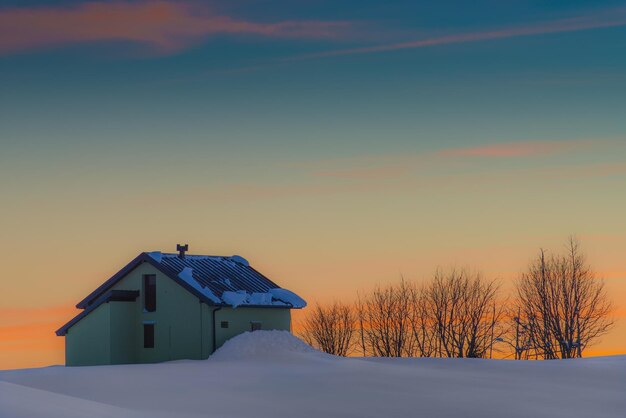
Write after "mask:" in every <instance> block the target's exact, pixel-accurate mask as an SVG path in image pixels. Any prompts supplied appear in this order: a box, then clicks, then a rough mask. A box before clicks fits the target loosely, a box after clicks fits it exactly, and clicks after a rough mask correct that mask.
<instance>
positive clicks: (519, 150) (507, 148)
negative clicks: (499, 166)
mask: <svg viewBox="0 0 626 418" xmlns="http://www.w3.org/2000/svg"><path fill="white" fill-rule="evenodd" d="M591 145H592V143H591V142H590V141H525V142H509V143H504V144H491V145H484V146H477V147H468V148H451V149H446V150H442V151H440V152H438V153H437V154H438V155H439V156H441V157H484V158H515V157H535V156H543V155H553V154H557V153H564V152H568V151H573V150H579V149H582V148H586V147H589V146H591Z"/></svg>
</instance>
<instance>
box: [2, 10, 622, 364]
mask: <svg viewBox="0 0 626 418" xmlns="http://www.w3.org/2000/svg"><path fill="white" fill-rule="evenodd" d="M624 97H626V6H625V5H624V3H623V2H620V1H598V0H596V1H572V0H569V1H559V0H556V1H551V2H543V1H522V0H512V1H506V2H502V1H491V0H490V1H487V0H477V1H474V2H467V1H436V2H435V1H416V0H414V1H387V2H379V1H370V0H358V1H356V0H333V1H325V0H303V1H298V2H293V1H260V0H258V1H256V0H248V1H239V0H231V1H202V2H200V1H172V0H167V1H160V0H159V1H115V2H105V1H91V2H80V1H54V2H52V1H30V0H28V1H25V0H20V1H17V0H15V1H14V0H4V1H3V2H2V3H1V4H0V196H1V200H0V233H1V239H0V369H6V368H17V367H37V366H43V365H49V364H61V363H62V362H63V339H62V338H59V337H56V336H55V335H54V330H56V329H57V328H59V327H60V326H61V325H62V324H63V323H65V322H66V321H67V320H68V319H69V318H71V317H72V316H73V315H74V314H75V313H76V310H75V309H74V308H73V306H74V305H75V304H76V303H77V302H78V301H79V300H81V299H82V298H83V297H84V296H85V295H87V294H88V293H90V292H91V291H92V290H93V289H94V288H95V287H97V286H98V285H99V284H100V283H102V282H103V281H104V280H106V279H108V278H109V277H110V276H111V275H113V274H114V273H115V272H117V271H118V270H119V269H120V268H121V267H122V266H124V265H125V264H126V263H127V262H128V261H130V260H131V259H132V258H134V257H135V256H136V255H137V254H138V253H140V252H142V251H152V250H162V251H174V250H175V247H176V243H188V244H189V245H190V252H191V253H197V254H215V255H231V254H241V255H243V256H244V257H246V258H247V259H249V260H250V262H251V263H252V265H253V266H255V267H256V268H257V269H259V270H260V271H262V272H263V273H265V274H266V275H267V276H268V277H270V278H272V279H273V280H275V281H277V282H278V283H279V284H280V285H282V286H284V287H287V288H289V289H292V290H294V291H296V292H297V293H299V294H301V295H302V296H303V297H305V298H306V299H307V300H308V301H309V302H310V303H315V302H320V303H326V302H330V301H332V300H335V299H338V300H343V301H350V300H353V299H354V298H355V295H356V292H357V291H361V292H362V291H367V290H368V289H371V288H372V287H373V286H375V285H376V284H378V283H389V282H394V281H397V280H399V278H400V277H401V276H403V277H405V278H408V279H411V280H416V281H420V280H425V279H427V278H428V277H430V276H432V274H433V272H434V271H435V270H436V269H437V268H438V267H447V266H467V267H469V268H472V269H476V270H480V271H482V272H483V273H484V274H485V275H486V276H487V277H490V278H498V279H500V280H501V281H502V283H503V287H504V289H505V292H506V291H509V290H510V288H511V284H512V283H513V281H514V279H515V278H516V277H518V275H519V274H520V273H521V272H522V271H524V269H525V268H526V267H527V266H528V264H529V262H530V261H531V259H532V258H533V257H534V256H535V255H536V254H537V252H538V251H539V249H540V248H546V249H548V250H549V251H552V252H559V251H561V250H563V248H564V246H565V243H566V241H567V238H568V237H569V236H570V235H575V236H576V237H578V238H579V239H580V241H581V243H582V246H583V248H584V250H585V252H586V254H587V256H588V261H589V262H590V263H591V265H592V266H593V267H594V269H595V270H596V271H597V272H598V275H599V276H600V277H603V278H604V280H605V283H606V286H607V289H608V291H609V293H610V295H611V297H612V298H613V301H614V304H615V306H616V309H615V312H614V317H615V319H616V327H615V329H614V330H613V331H612V333H611V334H610V335H608V336H606V337H605V338H604V339H603V340H602V341H601V342H600V343H599V344H598V345H597V346H596V347H594V349H593V350H592V351H591V354H598V355H600V354H615V353H626V321H625V320H624V318H625V317H626V262H625V261H624V260H625V257H624V254H626V222H625V220H624V206H625V204H626V193H625V192H626V118H625V117H624V115H626V100H624Z"/></svg>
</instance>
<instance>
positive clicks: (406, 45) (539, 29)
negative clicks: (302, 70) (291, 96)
mask: <svg viewBox="0 0 626 418" xmlns="http://www.w3.org/2000/svg"><path fill="white" fill-rule="evenodd" d="M625 14H626V9H623V8H619V9H614V10H609V11H605V12H603V13H600V14H594V15H589V16H579V17H575V18H569V19H559V20H553V21H549V22H544V23H538V24H531V25H525V26H516V27H509V28H503V29H499V30H491V31H481V32H468V33H460V34H455V35H447V36H440V37H435V38H428V39H419V40H414V41H406V42H396V43H390V44H383V45H374V46H366V47H358V48H349V49H339V50H334V51H326V52H319V53H313V54H305V55H299V56H296V57H290V58H287V59H286V61H290V60H299V59H307V58H317V57H332V56H340V55H353V54H367V53H373V52H384V51H395V50H401V49H413V48H424V47H429V46H437V45H446V44H458V43H467V42H479V41H488V40H494V39H504V38H513V37H520V36H532V35H542V34H549V33H561V32H576V31H582V30H589V29H600V28H610V27H617V26H626V16H625Z"/></svg>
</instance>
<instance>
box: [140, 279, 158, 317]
mask: <svg viewBox="0 0 626 418" xmlns="http://www.w3.org/2000/svg"><path fill="white" fill-rule="evenodd" d="M156 299H157V288H156V274H144V275H143V310H144V312H155V311H156V308H157V300H156Z"/></svg>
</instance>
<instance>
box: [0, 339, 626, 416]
mask: <svg viewBox="0 0 626 418" xmlns="http://www.w3.org/2000/svg"><path fill="white" fill-rule="evenodd" d="M625 390H626V356H617V357H604V358H590V359H582V360H564V361H525V362H521V361H501V360H472V359H389V358H384V359H383V358H375V359H374V358H371V359H363V358H340V357H335V356H330V355H325V354H322V353H320V352H318V351H316V350H314V349H312V348H311V347H308V346H307V345H306V344H304V342H302V341H301V340H299V339H297V338H295V337H293V336H291V335H289V334H288V333H286V332H280V331H271V332H270V331H266V332H263V331H255V332H253V333H246V334H242V335H240V336H238V337H235V338H233V339H232V340H230V341H229V342H227V343H226V344H224V346H223V347H222V348H221V349H220V350H218V351H217V352H216V353H215V355H214V356H212V357H211V358H210V359H209V360H206V361H175V362H169V363H161V364H143V365H124V366H95V367H73V368H65V367H59V366H56V367H47V368H42V369H27V370H9V371H0V418H25V417H28V418H44V417H45V418H61V417H62V418H79V417H80V418H83V417H85V416H89V417H96V418H105V417H116V418H143V417H145V418H148V417H150V418H166V417H176V418H178V417H180V418H200V417H205V418H206V417H223V418H243V417H255V418H266V417H267V418H275V417H277V416H294V417H297V418H313V417H315V418H318V417H354V418H357V417H358V418H362V417H377V418H380V417H438V418H456V417H481V418H501V417H507V418H527V417H550V418H590V417H593V418H618V417H619V418H623V417H624V416H625V411H626V396H624V393H625Z"/></svg>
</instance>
